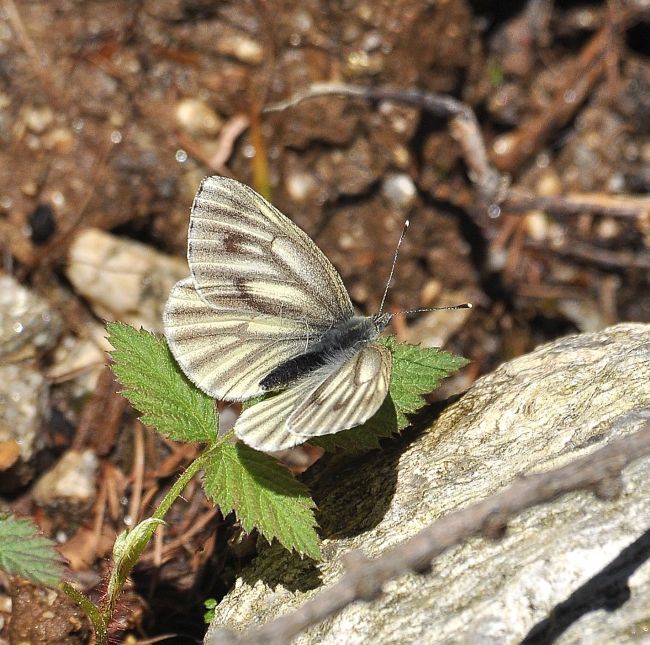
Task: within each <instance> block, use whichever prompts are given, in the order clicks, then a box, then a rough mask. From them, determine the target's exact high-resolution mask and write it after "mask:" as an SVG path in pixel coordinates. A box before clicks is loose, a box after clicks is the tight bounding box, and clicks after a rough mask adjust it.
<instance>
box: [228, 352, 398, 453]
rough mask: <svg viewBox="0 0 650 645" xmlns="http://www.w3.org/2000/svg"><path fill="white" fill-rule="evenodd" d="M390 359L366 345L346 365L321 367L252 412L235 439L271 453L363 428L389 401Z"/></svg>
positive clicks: (247, 413)
mask: <svg viewBox="0 0 650 645" xmlns="http://www.w3.org/2000/svg"><path fill="white" fill-rule="evenodd" d="M391 360H392V357H391V353H390V350H389V349H388V348H387V347H385V346H383V345H379V344H377V343H371V344H368V345H364V346H363V347H362V349H361V350H360V351H358V352H356V353H354V354H353V355H352V356H351V357H349V358H347V360H343V361H342V362H340V363H338V364H337V365H334V366H326V367H323V368H320V369H319V370H317V371H316V372H314V373H313V374H311V375H310V376H308V377H307V378H305V379H303V380H302V381H300V382H299V383H297V384H296V385H294V386H293V387H290V388H289V389H287V390H285V391H284V392H282V393H280V394H278V395H276V396H273V397H271V398H270V399H266V400H265V401H262V402H260V403H258V404H256V405H254V406H253V407H251V408H248V409H247V410H246V411H244V413H243V414H242V415H241V417H239V419H238V420H237V423H236V424H235V434H236V435H237V436H238V437H239V438H240V439H241V440H242V441H245V442H246V443H247V444H248V445H250V446H252V447H253V448H257V449H258V450H264V451H267V452H269V451H275V450H283V449H285V448H290V447H292V446H295V445H297V444H299V443H303V442H304V441H306V440H307V439H308V438H309V437H312V436H320V435H324V434H330V433H334V432H340V431H341V430H347V429H348V428H352V427H354V426H356V425H359V424H360V423H363V422H364V421H366V420H367V419H369V418H370V417H371V416H372V415H373V414H375V412H377V410H378V409H379V407H380V406H381V404H382V403H383V402H384V399H385V398H386V394H387V393H388V385H389V382H390V369H391Z"/></svg>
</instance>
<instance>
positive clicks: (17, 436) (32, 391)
mask: <svg viewBox="0 0 650 645" xmlns="http://www.w3.org/2000/svg"><path fill="white" fill-rule="evenodd" d="M48 401H49V388H48V385H47V383H46V381H45V379H44V378H43V376H41V374H40V373H39V372H37V371H35V370H34V369H33V368H32V367H30V366H29V365H27V364H25V363H18V364H15V365H0V443H1V444H5V446H9V445H11V446H14V447H16V446H17V448H18V449H17V450H16V451H14V455H15V457H16V458H15V460H14V459H12V460H11V461H10V462H8V463H6V464H3V470H2V471H1V472H0V490H1V491H3V492H10V491H13V490H16V489H18V488H20V487H21V486H23V485H25V484H26V483H28V482H29V481H30V479H31V478H32V476H33V467H32V465H31V461H32V457H33V456H34V455H35V454H36V453H37V452H38V451H39V450H40V449H41V448H43V434H42V427H43V423H44V422H45V421H46V419H47V415H48Z"/></svg>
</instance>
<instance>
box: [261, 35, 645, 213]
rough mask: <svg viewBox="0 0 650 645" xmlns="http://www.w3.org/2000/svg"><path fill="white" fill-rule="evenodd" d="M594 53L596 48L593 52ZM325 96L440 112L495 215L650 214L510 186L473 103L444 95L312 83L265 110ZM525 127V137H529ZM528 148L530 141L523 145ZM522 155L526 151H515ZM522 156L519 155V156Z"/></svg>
mask: <svg viewBox="0 0 650 645" xmlns="http://www.w3.org/2000/svg"><path fill="white" fill-rule="evenodd" d="M598 42H600V41H598ZM591 55H593V52H591ZM323 96H348V97H358V98H362V99H365V100H367V101H378V100H389V101H395V102H399V103H404V104H407V105H413V106H416V107H419V108H421V109H424V110H427V111H429V112H431V113H432V114H435V115H436V116H440V117H444V118H448V119H449V130H450V132H451V135H452V136H453V137H454V139H455V140H456V141H457V142H458V145H459V146H460V148H461V151H462V156H463V160H464V161H465V164H466V166H467V168H468V175H469V179H470V180H471V181H472V183H473V184H474V186H475V188H476V190H477V193H478V196H479V200H480V202H481V204H480V205H481V206H483V208H484V209H486V210H487V212H488V215H490V216H491V217H496V216H498V215H499V214H500V212H501V211H509V212H522V211H527V210H532V209H540V210H546V211H548V212H551V213H554V214H559V215H574V214H578V213H585V212H587V213H600V214H603V215H609V216H612V217H621V218H637V217H648V216H649V214H650V198H648V197H645V196H641V195H639V196H636V195H614V196H611V195H605V194H600V193H577V194H570V195H558V196H554V197H539V196H536V195H532V194H531V193H529V192H527V191H523V190H521V189H514V188H513V189H510V188H509V178H508V176H507V175H502V174H500V173H499V171H498V170H497V169H496V168H495V167H494V166H493V165H492V164H491V162H490V159H489V156H488V152H487V147H486V145H485V141H484V140H483V135H482V134H481V130H480V128H479V124H478V121H477V119H476V115H475V114H474V112H473V110H472V108H471V107H469V106H468V105H466V104H465V103H462V102H461V101H458V100H456V99H455V98H453V97H451V96H448V95H446V94H436V93H435V92H423V91H420V90H414V89H410V90H401V89H393V88H377V87H364V86H360V85H352V84H349V83H329V82H327V83H313V84H312V85H310V86H309V87H308V88H307V89H306V90H304V91H303V92H298V93H297V94H295V95H294V96H291V97H289V98H288V99H286V100H284V101H280V102H278V103H274V104H272V105H269V106H267V107H266V108H264V110H263V112H264V113H274V112H282V111H284V110H288V109H290V108H293V107H296V106H297V105H299V104H300V103H302V102H303V101H307V100H310V99H315V98H320V97H323ZM544 118H545V119H546V120H545V121H544V123H543V127H542V126H541V125H539V124H538V125H537V126H536V127H535V128H533V129H534V130H535V137H537V136H541V134H544V132H545V128H546V127H548V123H547V122H550V121H549V120H548V118H547V117H544ZM530 132H531V131H529V130H525V131H524V130H522V134H520V135H517V136H521V137H524V135H525V136H531V135H530ZM521 145H522V148H525V147H526V146H527V145H528V144H526V145H524V144H523V143H522V144H521ZM520 153H522V151H520V152H518V153H517V154H520ZM518 159H519V157H518Z"/></svg>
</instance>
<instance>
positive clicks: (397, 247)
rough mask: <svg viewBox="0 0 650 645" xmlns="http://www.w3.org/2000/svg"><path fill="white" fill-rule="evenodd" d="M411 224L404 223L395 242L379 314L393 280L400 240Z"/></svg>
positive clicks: (407, 221)
mask: <svg viewBox="0 0 650 645" xmlns="http://www.w3.org/2000/svg"><path fill="white" fill-rule="evenodd" d="M410 224H411V222H410V221H409V220H406V221H405V222H404V227H403V228H402V233H401V235H400V236H399V240H398V242H397V246H396V247H395V255H394V256H393V266H391V268H390V275H389V276H388V281H387V282H386V288H385V289H384V296H383V298H382V299H381V304H380V305H379V313H380V314H381V312H382V311H383V310H384V303H385V302H386V296H387V295H388V289H390V281H391V280H392V279H393V273H395V265H396V264H397V256H398V255H399V247H400V246H402V240H403V239H404V236H405V235H406V231H407V230H408V227H409V226H410Z"/></svg>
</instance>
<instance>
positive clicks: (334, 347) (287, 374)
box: [260, 316, 378, 392]
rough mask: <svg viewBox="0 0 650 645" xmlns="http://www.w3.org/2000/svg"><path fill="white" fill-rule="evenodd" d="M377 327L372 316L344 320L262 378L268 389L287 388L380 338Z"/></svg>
mask: <svg viewBox="0 0 650 645" xmlns="http://www.w3.org/2000/svg"><path fill="white" fill-rule="evenodd" d="M377 333H378V331H377V327H376V325H375V324H374V322H373V319H372V318H371V317H365V316H363V317H362V316H354V317H351V318H346V319H344V320H341V321H340V322H338V323H337V324H336V325H334V326H333V327H331V328H330V329H328V330H327V331H326V332H325V333H323V335H322V336H321V337H320V339H319V340H317V341H316V342H315V343H314V344H313V345H310V347H309V348H308V350H307V351H306V352H304V353H302V354H298V355H297V356H294V357H293V358H290V359H289V360H287V361H285V362H284V363H281V364H280V365H278V366H277V367H276V368H275V369H274V370H272V371H271V372H269V373H268V374H267V375H266V376H265V377H264V378H263V379H262V380H261V381H260V387H261V388H263V389H264V390H266V391H267V392H268V391H271V390H278V389H281V388H284V387H287V386H289V385H291V384H292V383H294V382H295V381H297V380H299V379H300V378H302V377H303V376H307V375H309V374H311V373H312V372H314V371H315V370H317V369H319V368H320V367H323V366H325V365H333V366H336V365H337V364H338V363H339V362H340V361H343V360H345V359H346V358H349V357H350V355H351V354H352V353H353V352H354V351H355V349H356V348H358V346H359V344H360V343H367V342H368V341H371V340H373V339H374V338H376V337H377Z"/></svg>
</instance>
